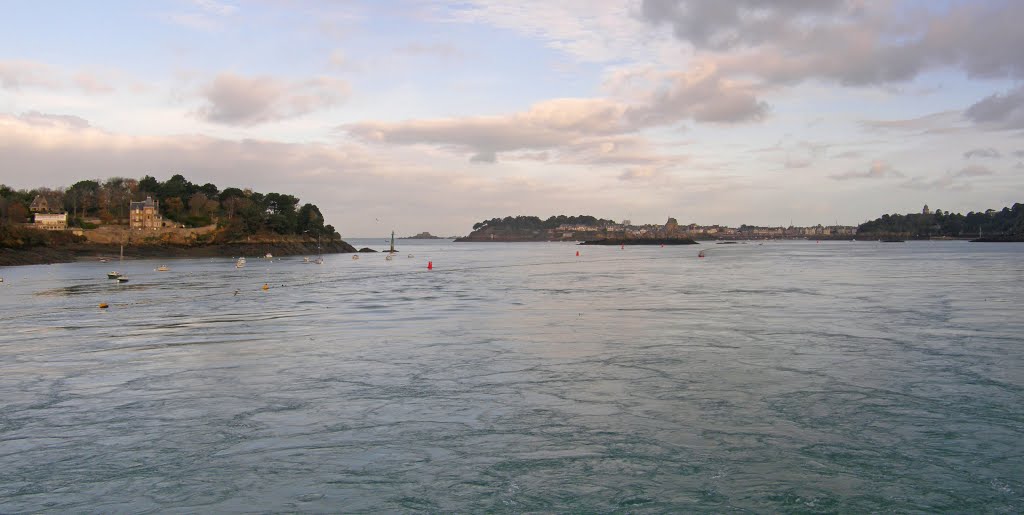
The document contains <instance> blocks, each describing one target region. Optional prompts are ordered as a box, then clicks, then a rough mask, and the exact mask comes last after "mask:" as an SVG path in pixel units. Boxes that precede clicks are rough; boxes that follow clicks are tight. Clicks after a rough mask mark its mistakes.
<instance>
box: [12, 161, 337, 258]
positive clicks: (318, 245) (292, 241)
mask: <svg viewBox="0 0 1024 515" xmlns="http://www.w3.org/2000/svg"><path fill="white" fill-rule="evenodd" d="M122 247H123V249H124V251H123V254H124V256H126V257H153V258H157V257H212V256H223V257H235V256H263V255H265V254H272V255H276V256H283V255H297V254H316V253H318V252H324V253H339V252H355V251H356V249H355V248H353V247H352V246H351V245H349V244H348V243H346V242H345V241H343V240H342V239H341V237H340V235H339V234H338V232H337V231H336V230H335V229H334V227H333V226H331V225H329V224H325V223H324V217H323V215H322V214H321V212H320V209H319V208H318V207H317V206H316V205H315V204H311V203H305V204H301V205H300V203H299V199H298V197H295V196H292V195H289V194H285V193H265V194H264V193H259V192H256V191H253V190H251V189H248V188H245V189H243V188H238V187H228V188H224V189H220V188H218V187H217V186H215V185H213V184H210V183H206V184H197V183H192V182H190V181H189V180H187V179H185V177H184V176H182V175H180V174H179V175H174V176H172V177H171V178H170V179H168V180H166V181H162V182H161V181H158V180H157V179H156V178H154V177H152V176H145V177H143V178H142V179H129V178H123V177H113V178H110V179H107V180H105V181H99V180H83V181H79V182H77V183H75V184H73V185H72V186H71V187H69V188H66V189H65V188H57V189H50V188H35V189H32V190H14V189H12V188H10V187H8V186H4V185H0V266H8V265H26V264H45V263H59V262H68V261H74V260H77V259H85V258H103V257H107V258H109V257H112V256H119V255H120V254H121V248H122Z"/></svg>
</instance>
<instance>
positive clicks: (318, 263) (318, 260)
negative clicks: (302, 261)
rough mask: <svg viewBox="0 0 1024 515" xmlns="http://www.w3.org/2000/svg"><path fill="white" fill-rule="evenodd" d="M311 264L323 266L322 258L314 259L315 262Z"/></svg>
mask: <svg viewBox="0 0 1024 515" xmlns="http://www.w3.org/2000/svg"><path fill="white" fill-rule="evenodd" d="M313 263H314V264H317V265H322V264H324V258H322V257H318V258H316V259H315V260H314V261H313Z"/></svg>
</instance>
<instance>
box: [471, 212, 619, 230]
mask: <svg viewBox="0 0 1024 515" xmlns="http://www.w3.org/2000/svg"><path fill="white" fill-rule="evenodd" d="M560 225H585V226H588V227H595V228H596V227H601V226H604V225H615V221H614V220H605V219H603V218H595V217H593V216H588V215H580V216H565V215H558V216H552V217H549V218H548V219H547V220H541V219H540V217H536V216H506V217H505V218H492V219H490V220H484V221H482V222H478V223H475V224H473V230H474V231H476V230H480V229H484V228H490V229H503V230H532V229H554V228H556V227H558V226H560Z"/></svg>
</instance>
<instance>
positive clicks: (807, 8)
mask: <svg viewBox="0 0 1024 515" xmlns="http://www.w3.org/2000/svg"><path fill="white" fill-rule="evenodd" d="M929 7H930V8H924V7H914V6H907V5H900V4H897V3H894V2H861V1H855V0H787V1H779V2H761V1H758V0H716V1H714V2H707V1H702V0H644V1H643V3H642V5H641V9H640V12H641V17H642V18H643V19H644V20H646V21H647V22H648V23H650V24H652V25H655V26H658V25H663V24H667V25H669V26H671V27H672V31H673V34H674V35H675V36H676V38H678V39H679V40H681V41H685V42H687V43H689V44H691V45H692V46H693V47H694V48H695V49H696V50H698V51H699V52H701V53H702V54H703V55H704V56H705V57H706V58H709V59H715V60H716V61H717V62H718V63H719V64H720V66H721V67H722V68H723V70H725V71H726V72H727V73H729V74H753V75H755V76H757V77H760V78H761V79H763V80H766V81H769V82H773V83H794V82H799V81H803V80H807V79H815V78H817V79H828V80H833V81H836V82H839V83H841V84H845V85H867V84H886V83H892V82H900V81H907V80H910V79H913V78H914V77H916V76H917V75H919V74H920V73H922V72H924V71H926V70H930V69H936V68H941V67H957V68H960V69H962V70H963V71H964V72H966V73H967V75H968V76H970V77H980V78H997V77H1003V78H1005V77H1009V78H1021V77H1024V55H1022V54H1021V52H1019V51H1017V50H1016V49H1019V48H1021V47H1024V31H1020V30H1019V26H1018V25H1019V24H1018V23H1017V20H1020V19H1022V17H1024V3H1021V2H1005V1H998V0H996V1H988V2H982V1H979V2H962V3H953V4H952V5H950V6H947V7H945V8H943V6H931V5H929ZM908 18H912V19H913V23H909V22H907V21H905V20H906V19H908ZM979 27H984V30H979Z"/></svg>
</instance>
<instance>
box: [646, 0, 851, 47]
mask: <svg viewBox="0 0 1024 515" xmlns="http://www.w3.org/2000/svg"><path fill="white" fill-rule="evenodd" d="M843 4H844V2H843V1H842V0H776V1H774V2H771V4H770V5H766V2H763V1H761V0H715V1H710V2H709V1H702V0H644V2H643V4H642V5H641V13H642V16H643V17H644V18H645V19H646V20H648V21H650V22H653V23H668V24H670V25H671V26H672V31H673V33H674V34H675V35H676V37H678V38H679V39H682V40H686V41H689V42H691V43H693V44H694V46H697V47H704V48H713V49H718V50H722V49H729V48H733V47H736V46H740V45H756V44H760V43H763V42H765V41H768V40H771V39H774V38H777V37H778V36H779V35H781V34H783V33H785V32H787V31H792V30H795V29H796V28H798V27H799V26H800V24H801V23H802V22H805V21H806V20H807V19H808V18H811V19H813V18H816V17H820V16H823V15H829V14H834V13H836V12H837V11H839V10H840V8H842V7H843Z"/></svg>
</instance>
